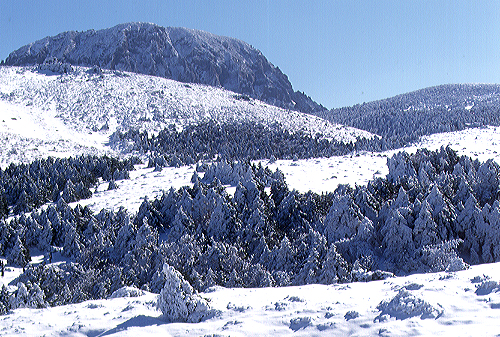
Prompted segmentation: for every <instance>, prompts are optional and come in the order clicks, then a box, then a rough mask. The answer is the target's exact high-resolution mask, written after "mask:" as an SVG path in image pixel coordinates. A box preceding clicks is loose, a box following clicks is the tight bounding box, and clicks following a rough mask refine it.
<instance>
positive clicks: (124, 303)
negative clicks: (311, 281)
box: [0, 263, 500, 336]
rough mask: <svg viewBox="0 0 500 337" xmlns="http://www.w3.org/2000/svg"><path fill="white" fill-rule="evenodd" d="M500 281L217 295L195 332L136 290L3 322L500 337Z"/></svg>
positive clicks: (26, 331) (492, 272)
mask: <svg viewBox="0 0 500 337" xmlns="http://www.w3.org/2000/svg"><path fill="white" fill-rule="evenodd" d="M11 270H12V268H11ZM18 273H19V272H18V271H15V270H12V271H8V272H7V273H6V276H5V277H4V278H2V279H1V281H2V282H8V281H10V280H12V276H11V275H15V274H18ZM499 281H500V263H495V264H484V265H477V266H473V267H471V268H470V269H469V270H466V271H460V272H454V273H445V272H442V273H434V274H417V275H411V276H406V277H398V278H392V279H388V280H385V281H372V282H369V283H349V284H334V285H307V286H300V287H282V288H259V289H236V288H233V289H227V288H222V287H214V288H211V289H210V290H209V291H207V292H205V293H201V294H200V295H201V297H203V298H206V299H207V300H208V301H209V303H210V305H211V307H212V308H213V309H216V310H217V311H218V313H217V315H216V316H215V317H214V318H211V319H209V320H206V321H203V322H201V323H194V324H193V323H169V322H168V321H166V320H165V319H164V318H163V317H162V314H161V312H160V311H158V310H157V309H156V300H157V297H158V295H156V294H152V293H149V292H144V291H141V290H138V289H135V290H134V289H133V288H132V289H130V288H128V289H121V290H119V291H117V294H116V295H114V296H111V297H112V298H108V299H105V300H93V301H86V302H82V303H79V304H71V305H64V306H59V307H53V308H47V309H28V308H24V309H16V310H14V311H13V312H12V313H10V314H8V315H6V316H2V318H1V319H0V334H1V335H2V336H139V335H140V336H215V335H217V336H290V335H294V336H350V335H354V336H375V335H381V336H409V335H425V336H436V335H440V334H442V335H447V336H495V335H498V331H499V324H498V310H500V284H499ZM141 294H142V295H141ZM137 295H139V296H137ZM130 296H136V297H130Z"/></svg>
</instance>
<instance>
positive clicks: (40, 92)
mask: <svg viewBox="0 0 500 337" xmlns="http://www.w3.org/2000/svg"><path fill="white" fill-rule="evenodd" d="M58 66H61V63H57V62H56V63H55V64H53V65H51V66H50V67H48V66H47V65H46V66H45V67H43V66H38V67H7V66H3V67H0V106H1V107H2V109H0V114H1V118H2V119H0V121H2V123H1V125H0V137H1V138H0V139H1V141H2V143H3V144H4V146H3V150H2V156H1V160H2V162H3V165H8V163H9V162H10V161H11V160H18V161H19V160H21V161H24V160H29V159H30V158H31V159H34V158H40V157H44V156H47V155H49V154H51V155H56V156H58V155H64V153H68V151H73V153H107V152H108V153H109V151H111V148H110V147H109V141H110V140H109V137H110V135H111V134H112V133H113V132H115V131H122V132H126V131H128V130H130V129H134V130H139V131H147V132H149V134H157V133H158V132H159V131H161V130H163V129H165V128H168V127H170V125H172V124H174V125H176V126H177V128H178V129H179V130H181V129H182V128H183V127H184V126H187V125H191V124H199V123H206V122H209V121H211V122H215V123H221V124H226V123H228V124H230V123H243V122H246V123H254V124H260V125H263V126H265V127H272V126H278V125H279V128H280V129H283V130H286V131H287V132H290V133H292V134H293V133H297V132H299V131H300V132H304V133H305V134H308V135H310V136H314V135H316V134H317V133H320V134H322V135H323V137H326V138H329V139H335V140H337V141H340V142H355V141H356V139H357V138H358V137H359V138H371V137H373V136H372V135H371V134H370V133H368V132H365V131H361V130H356V129H353V128H349V127H344V126H342V125H338V124H333V123H330V122H327V121H325V120H324V119H321V118H318V117H315V116H312V115H308V114H303V113H300V112H297V111H290V110H284V109H281V108H277V107H275V106H272V105H269V104H265V103H263V102H261V101H258V100H254V99H251V98H249V97H247V96H243V95H238V94H235V93H234V92H231V91H227V90H224V89H222V88H215V87H212V86H207V85H200V84H184V83H181V82H177V81H173V80H169V79H165V78H161V77H156V76H148V75H140V74H135V73H125V72H118V71H110V70H99V69H96V68H83V67H72V68H71V71H70V73H66V74H64V73H62V74H61V73H58V72H53V71H52V70H54V71H59V70H60V69H59V68H58ZM51 69H52V70H51ZM14 144H16V145H15V148H16V149H15V150H14V151H11V147H12V146H13V145H14ZM9 158H10V159H9ZM23 158H25V159H23Z"/></svg>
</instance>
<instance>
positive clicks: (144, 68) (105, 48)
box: [4, 23, 324, 113]
mask: <svg viewBox="0 0 500 337" xmlns="http://www.w3.org/2000/svg"><path fill="white" fill-rule="evenodd" d="M54 58H57V59H58V60H59V61H60V62H63V63H69V64H71V65H78V66H90V67H91V66H98V67H101V68H103V69H111V70H120V71H130V72H136V73H140V74H146V75H154V76H159V77H165V78H169V79H173V80H176V81H180V82H186V83H201V84H207V85H211V86H218V87H223V88H225V89H228V90H231V91H234V92H236V93H239V94H242V95H246V96H249V97H252V98H256V99H260V100H262V101H265V102H267V103H270V104H272V105H276V106H279V107H283V108H287V109H293V110H298V111H302V112H307V113H310V112H312V111H317V110H324V107H323V106H321V105H319V104H317V103H315V102H314V101H313V100H312V99H311V98H309V97H308V96H306V95H305V94H303V93H301V92H298V91H294V90H293V88H292V85H291V83H290V81H289V80H288V77H287V76H286V75H285V74H283V73H282V72H281V70H280V69H279V68H278V67H275V66H274V65H273V64H271V63H270V62H269V61H268V60H267V59H266V58H265V56H264V55H263V54H262V53H261V52H260V51H259V50H257V49H255V48H253V47H252V46H251V45H249V44H248V43H245V42H243V41H240V40H237V39H234V38H229V37H223V36H217V35H213V34H210V33H207V32H204V31H200V30H193V29H187V28H175V27H161V26H158V25H155V24H151V23H126V24H120V25H117V26H115V27H112V28H108V29H103V30H97V31H96V30H88V31H85V32H75V31H68V32H64V33H60V34H58V35H56V36H52V37H46V38H44V39H41V40H38V41H36V42H33V43H30V44H28V45H26V46H24V47H21V48H19V49H18V50H16V51H14V52H12V53H11V54H10V55H9V56H8V57H7V59H6V60H5V61H4V64H5V65H12V66H27V65H35V64H43V63H44V62H45V61H46V60H51V62H53V59H54Z"/></svg>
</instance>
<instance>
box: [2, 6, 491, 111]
mask: <svg viewBox="0 0 500 337" xmlns="http://www.w3.org/2000/svg"><path fill="white" fill-rule="evenodd" d="M131 21H143V22H153V23H156V24H158V25H161V26H180V27H188V28H194V29H201V30H205V31H209V32H211V33H214V34H218V35H225V36H231V37H235V38H238V39H240V40H243V41H246V42H248V43H250V44H251V45H253V46H254V47H256V48H257V49H259V50H261V51H262V52H263V54H264V55H265V56H266V57H267V58H268V59H269V60H270V61H271V62H272V63H273V64H274V65H275V66H278V67H279V68H280V69H281V70H282V71H283V72H284V73H285V74H287V75H288V78H289V80H290V82H291V83H292V85H293V87H294V89H295V90H300V91H303V92H305V93H306V94H308V95H309V96H311V97H312V98H313V99H314V100H315V101H317V102H318V103H321V104H323V105H324V106H326V107H328V108H333V107H341V106H348V105H353V104H356V103H363V102H368V101H372V100H376V99H382V98H387V97H391V96H394V95H397V94H401V93H405V92H408V91H413V90H416V89H421V88H424V87H428V86H433V85H438V84H446V83H471V82H473V83H478V82H479V83H500V62H499V61H500V1H498V0H491V1H486V0H484V1H483V0H476V1H462V0H454V1H452V0H450V1H447V0H442V1H440V0H427V1H425V0H406V1H405V0H403V1H401V0H399V1H392V0H384V1H375V0H373V1H372V0H349V1H343V0H340V1H337V0H325V1H316V0H307V1H306V0H304V1H298V0H297V1H293V0H291V1H284V0H254V1H234V0H232V1H226V0H162V1H160V0H157V1H147V0H144V1H137V0H134V1H132V0H118V1H69V0H43V1H40V0H32V1H26V0H0V59H2V60H3V59H5V58H7V56H8V55H9V53H10V52H11V51H13V50H15V49H17V48H19V47H21V46H23V45H25V44H28V43H29V42H32V41H35V40H38V39H41V38H43V37H45V36H49V35H56V34H58V33H60V32H63V31H67V30H78V31H82V30H87V29H102V28H108V27H112V26H114V25H116V24H119V23H124V22H131Z"/></svg>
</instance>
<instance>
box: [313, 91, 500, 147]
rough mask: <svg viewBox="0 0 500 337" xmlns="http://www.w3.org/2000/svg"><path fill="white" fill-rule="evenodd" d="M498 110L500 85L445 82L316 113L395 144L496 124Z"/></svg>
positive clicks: (499, 121)
mask: <svg viewBox="0 0 500 337" xmlns="http://www.w3.org/2000/svg"><path fill="white" fill-rule="evenodd" d="M499 111H500V85H498V84H447V85H440V86H436V87H430V88H425V89H421V90H417V91H413V92H409V93H406V94H402V95H398V96H394V97H391V98H387V99H383V100H378V101H373V102H368V103H363V104H357V105H354V106H352V107H344V108H338V109H332V110H330V111H323V112H320V113H318V114H317V115H318V116H321V117H324V118H326V119H328V120H330V121H333V122H335V123H341V124H345V125H349V126H352V127H356V128H359V129H363V130H367V131H369V132H373V133H375V134H378V135H380V136H382V137H384V139H385V140H386V141H387V143H388V144H390V145H391V146H392V147H393V148H398V147H402V146H404V145H407V144H408V143H410V142H413V141H416V140H418V138H419V137H421V136H425V135H430V134H434V133H441V132H450V131H459V130H463V129H464V128H466V127H468V126H471V125H473V126H479V125H497V126H498V125H500V114H499Z"/></svg>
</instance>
